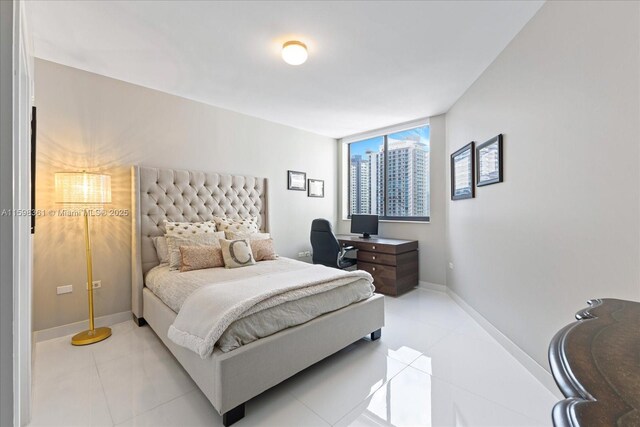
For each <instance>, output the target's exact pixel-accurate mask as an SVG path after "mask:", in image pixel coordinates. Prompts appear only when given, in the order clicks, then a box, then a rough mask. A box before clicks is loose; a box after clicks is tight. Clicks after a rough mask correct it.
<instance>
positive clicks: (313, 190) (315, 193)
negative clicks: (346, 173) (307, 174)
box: [307, 179, 324, 197]
mask: <svg viewBox="0 0 640 427" xmlns="http://www.w3.org/2000/svg"><path fill="white" fill-rule="evenodd" d="M307 196H309V197H324V181H323V180H321V179H309V192H308V193H307Z"/></svg>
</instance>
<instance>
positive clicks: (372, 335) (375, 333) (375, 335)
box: [371, 328, 382, 341]
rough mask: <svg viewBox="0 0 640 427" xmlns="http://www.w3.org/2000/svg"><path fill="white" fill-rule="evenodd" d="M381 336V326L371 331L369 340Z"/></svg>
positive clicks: (374, 339)
mask: <svg viewBox="0 0 640 427" xmlns="http://www.w3.org/2000/svg"><path fill="white" fill-rule="evenodd" d="M381 336H382V328H381V329H378V330H377V331H373V332H371V341H377V340H379V339H380V337H381Z"/></svg>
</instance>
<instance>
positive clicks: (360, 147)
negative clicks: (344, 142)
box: [350, 126, 429, 156]
mask: <svg viewBox="0 0 640 427" xmlns="http://www.w3.org/2000/svg"><path fill="white" fill-rule="evenodd" d="M411 136H413V137H415V136H418V137H419V138H420V142H422V143H423V144H426V145H427V151H429V126H423V127H419V128H415V129H409V130H404V131H402V132H397V133H393V134H390V135H389V140H400V141H402V140H404V139H406V138H407V137H411ZM383 143H384V139H383V138H382V137H381V136H379V137H376V138H371V139H365V140H364V141H358V142H354V143H351V144H350V149H351V155H352V156H354V155H358V154H360V155H364V154H365V153H366V152H367V151H370V150H371V151H378V150H379V149H380V146H381V145H382V144H383Z"/></svg>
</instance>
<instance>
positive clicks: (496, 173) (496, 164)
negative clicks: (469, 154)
mask: <svg viewBox="0 0 640 427" xmlns="http://www.w3.org/2000/svg"><path fill="white" fill-rule="evenodd" d="M476 161H477V162H478V165H477V168H476V169H477V171H478V176H477V185H478V187H482V186H483V185H490V184H496V183H498V182H502V134H500V135H498V136H494V137H493V138H491V139H490V140H488V141H487V142H484V143H482V144H480V145H478V147H477V148H476Z"/></svg>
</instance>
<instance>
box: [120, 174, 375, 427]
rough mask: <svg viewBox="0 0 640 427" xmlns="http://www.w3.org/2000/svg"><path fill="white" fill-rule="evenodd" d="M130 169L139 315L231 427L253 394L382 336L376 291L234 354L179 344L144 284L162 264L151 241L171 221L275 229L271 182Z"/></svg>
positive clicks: (164, 310)
mask: <svg viewBox="0 0 640 427" xmlns="http://www.w3.org/2000/svg"><path fill="white" fill-rule="evenodd" d="M131 174H132V180H131V181H132V211H133V212H132V215H133V222H132V223H133V226H132V233H131V235H132V283H131V299H132V304H131V305H132V312H133V317H134V320H135V322H136V323H137V324H138V325H139V326H143V325H145V324H147V323H148V324H149V326H151V328H152V329H153V330H154V331H155V333H156V334H157V335H158V337H159V338H160V339H161V340H162V342H163V343H164V344H165V345H166V346H167V348H168V349H169V350H170V351H171V353H173V355H174V356H175V358H176V359H177V360H178V361H179V362H180V364H182V366H183V367H184V369H185V370H186V371H187V372H188V373H189V375H190V376H191V378H192V379H193V380H194V381H195V383H196V384H197V385H198V387H199V388H200V389H201V390H202V392H203V393H204V394H205V396H207V398H208V399H209V400H210V401H211V404H212V405H213V406H214V408H215V409H216V410H217V411H218V412H219V413H220V414H221V415H222V417H223V424H224V425H225V426H229V425H231V424H233V423H234V422H236V421H238V420H239V419H241V418H242V417H244V404H245V402H247V401H248V400H250V399H251V398H253V397H255V396H257V395H259V394H260V393H262V392H264V391H266V390H268V389H269V388H271V387H273V386H275V385H276V384H278V383H280V382H282V381H284V380H286V379H287V378H289V377H291V376H293V375H295V374H296V373H298V372H300V371H302V370H303V369H305V368H307V367H309V366H311V365H313V364H314V363H317V362H319V361H320V360H322V359H324V358H325V357H328V356H330V355H332V354H333V353H335V352H337V351H339V350H341V349H342V348H344V347H346V346H347V345H349V344H351V343H353V342H355V341H357V340H359V339H361V338H362V337H363V336H366V335H369V334H370V335H371V339H372V340H376V339H378V338H380V330H381V328H382V326H384V300H383V297H382V296H381V295H374V296H373V297H371V298H369V299H367V300H365V301H361V302H359V303H356V304H352V305H350V306H348V307H345V308H343V309H340V310H337V311H334V312H331V313H327V314H325V315H323V316H320V317H318V318H316V319H314V320H311V321H310V322H307V323H304V324H302V325H299V326H296V327H293V328H289V329H285V330H283V331H281V332H278V333H276V334H274V335H271V336H269V337H265V338H262V339H259V340H257V341H254V342H252V343H250V344H247V345H244V346H242V347H239V348H237V349H235V350H233V351H230V352H228V353H223V352H221V351H220V350H219V349H217V348H216V349H215V350H214V353H213V354H212V355H211V357H208V358H206V359H201V358H200V356H198V355H197V354H196V353H194V352H192V351H191V350H188V349H186V348H184V347H181V346H178V345H176V344H174V343H173V342H172V341H171V340H169V339H168V338H167V332H168V330H169V326H171V324H172V323H173V321H174V319H175V318H176V313H175V312H174V311H173V310H171V309H170V308H169V307H168V306H167V305H165V304H164V303H163V302H162V301H161V300H160V299H159V298H158V297H156V296H155V295H154V294H153V293H152V292H151V291H150V290H149V289H147V288H145V286H144V276H145V274H146V273H147V272H148V271H149V270H150V269H151V268H153V267H154V266H156V265H158V263H159V261H158V258H157V255H156V251H155V248H154V246H153V241H152V238H153V237H155V236H161V235H163V234H164V231H163V230H162V229H161V228H160V226H161V224H162V222H163V221H164V220H169V221H190V222H195V221H206V220H210V219H212V218H213V216H228V217H246V216H249V215H256V216H258V217H259V218H260V221H259V222H260V224H259V226H260V230H261V231H262V232H268V231H269V216H268V187H267V179H266V178H256V177H251V176H240V175H222V174H217V173H205V172H196V171H186V170H175V169H159V168H151V167H143V166H133V167H132V170H131ZM372 331H373V332H372Z"/></svg>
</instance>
